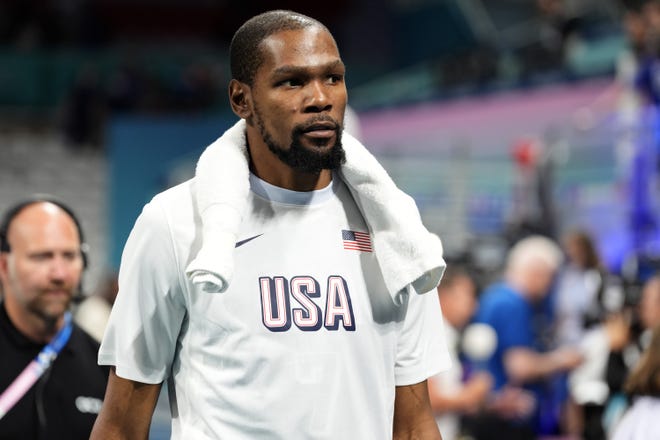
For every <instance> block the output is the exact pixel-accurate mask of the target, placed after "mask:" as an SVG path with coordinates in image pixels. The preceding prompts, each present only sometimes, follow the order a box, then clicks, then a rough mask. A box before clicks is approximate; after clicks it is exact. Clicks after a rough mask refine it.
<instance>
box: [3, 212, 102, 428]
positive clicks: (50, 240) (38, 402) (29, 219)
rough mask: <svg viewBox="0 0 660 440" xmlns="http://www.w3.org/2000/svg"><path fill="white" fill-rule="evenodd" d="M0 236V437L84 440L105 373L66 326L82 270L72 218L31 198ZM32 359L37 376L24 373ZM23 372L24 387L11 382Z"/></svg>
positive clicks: (8, 218) (85, 340)
mask: <svg viewBox="0 0 660 440" xmlns="http://www.w3.org/2000/svg"><path fill="white" fill-rule="evenodd" d="M0 238H1V240H2V241H1V245H2V246H1V249H0V281H1V283H2V290H3V297H2V301H0V353H2V355H1V356H0V438H21V439H46V438H48V439H65V438H66V439H88V438H89V434H90V432H91V429H92V426H93V424H94V421H95V419H96V415H97V413H98V411H99V409H100V407H101V404H102V399H103V395H104V392H105V387H106V384H107V375H108V370H107V369H106V368H104V367H99V366H98V365H97V363H96V354H97V351H98V344H97V343H96V342H95V341H94V340H93V339H92V338H91V337H90V336H89V335H88V334H87V333H85V332H84V331H83V330H81V329H80V328H78V327H76V326H75V324H72V323H71V321H70V316H69V309H70V306H71V302H72V299H73V297H74V295H75V294H76V293H77V292H78V289H79V285H80V280H81V276H82V273H83V269H84V260H83V253H82V249H81V247H82V231H81V229H80V227H79V224H78V221H77V219H76V218H75V217H74V215H73V213H72V212H71V211H70V210H69V208H67V207H66V206H65V205H63V204H60V203H59V202H57V201H51V200H45V199H30V200H28V201H24V202H21V203H19V204H17V205H15V206H14V207H12V208H11V209H10V210H9V211H8V212H7V213H6V215H5V216H4V219H3V221H2V224H1V227H0ZM45 346H49V347H53V351H52V352H51V353H50V354H49V355H46V350H45V349H44V347H45ZM37 356H39V357H40V361H41V362H43V364H44V365H46V366H47V369H46V370H45V372H43V374H41V375H38V374H36V373H33V371H34V370H33V369H32V368H30V369H28V370H26V367H27V366H28V364H30V362H31V361H32V360H33V359H35V357H37ZM53 356H56V357H55V359H54V361H52V362H50V365H48V364H49V362H47V361H46V359H52V357H53ZM24 370H26V371H27V373H26V375H25V376H22V377H23V378H27V379H28V381H30V379H32V380H31V381H30V383H31V386H30V387H29V388H28V389H27V390H25V389H21V387H17V386H16V385H12V384H16V383H20V381H19V382H17V381H16V378H17V377H18V376H19V375H20V374H21V372H23V371H24ZM8 402H9V403H8ZM3 413H5V414H3Z"/></svg>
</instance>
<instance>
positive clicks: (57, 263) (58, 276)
mask: <svg viewBox="0 0 660 440" xmlns="http://www.w3.org/2000/svg"><path fill="white" fill-rule="evenodd" d="M75 270H76V262H75V259H74V260H72V259H67V258H64V257H55V258H53V260H52V261H51V264H50V278H51V279H52V280H54V281H62V280H65V279H67V278H68V277H70V276H71V274H72V273H73V272H74V271H75Z"/></svg>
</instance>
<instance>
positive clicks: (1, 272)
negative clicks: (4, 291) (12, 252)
mask: <svg viewBox="0 0 660 440" xmlns="http://www.w3.org/2000/svg"><path fill="white" fill-rule="evenodd" d="M8 256H9V254H8V253H7V252H0V281H2V280H5V279H6V278H7V277H6V274H7V264H8V262H7V257H8Z"/></svg>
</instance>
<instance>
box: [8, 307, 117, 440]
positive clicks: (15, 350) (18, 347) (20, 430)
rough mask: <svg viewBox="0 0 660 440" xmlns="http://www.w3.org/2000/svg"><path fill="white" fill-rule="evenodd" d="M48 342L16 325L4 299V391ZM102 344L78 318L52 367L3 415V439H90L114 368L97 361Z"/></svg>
mask: <svg viewBox="0 0 660 440" xmlns="http://www.w3.org/2000/svg"><path fill="white" fill-rule="evenodd" d="M43 347H44V345H43V344H35V343H34V342H32V341H30V340H29V339H27V338H26V337H25V336H23V334H22V333H20V332H19V331H18V330H17V329H16V327H14V325H13V324H12V323H11V321H10V320H9V316H7V311H6V310H5V307H4V304H2V302H0V393H2V392H4V391H5V390H6V389H7V387H8V386H9V385H10V384H11V383H12V382H13V380H14V379H15V378H16V377H17V376H18V375H19V374H20V373H21V372H22V371H23V369H24V368H25V367H26V366H27V365H28V364H29V363H30V362H31V361H32V359H34V357H35V356H36V355H37V354H38V353H39V352H40V351H41V349H42V348H43ZM98 349H99V345H98V343H97V342H96V341H94V339H92V337H91V336H89V335H88V334H87V333H85V332H84V331H83V330H82V329H80V328H79V327H77V326H76V325H75V324H74V327H73V331H72V332H71V337H70V338H69V341H68V342H67V344H66V345H65V346H64V347H63V348H62V351H61V352H60V354H59V356H58V357H57V359H55V362H53V364H52V365H51V368H50V369H49V370H48V371H46V372H45V373H44V375H43V376H41V379H40V380H39V381H37V383H35V384H34V386H33V387H32V388H31V389H30V390H29V391H28V392H27V394H25V396H24V397H23V398H22V399H21V400H19V401H18V402H17V403H16V405H15V406H14V407H13V408H12V409H11V410H9V412H7V414H5V416H4V417H3V418H2V419H0V439H1V440H7V439H12V440H13V439H17V440H32V439H39V440H41V439H48V440H51V439H52V440H59V439H62V440H76V439H81V440H82V439H85V440H87V439H89V434H90V432H91V430H92V426H93V425H94V420H96V416H97V414H98V412H99V410H100V408H101V403H102V400H103V396H104V394H105V387H106V384H107V381H108V372H109V371H108V368H107V367H100V366H98V364H97V352H98Z"/></svg>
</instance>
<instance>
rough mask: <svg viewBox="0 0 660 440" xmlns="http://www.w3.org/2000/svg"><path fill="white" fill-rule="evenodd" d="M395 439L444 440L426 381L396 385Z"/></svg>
mask: <svg viewBox="0 0 660 440" xmlns="http://www.w3.org/2000/svg"><path fill="white" fill-rule="evenodd" d="M393 439H394V440H414V439H420V440H442V437H441V436H440V431H439V430H438V425H437V424H436V423H435V418H434V417H433V411H432V410H431V403H430V401H429V391H428V387H427V384H426V381H424V382H420V383H418V384H415V385H406V386H400V387H396V395H395V397H394V434H393Z"/></svg>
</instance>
